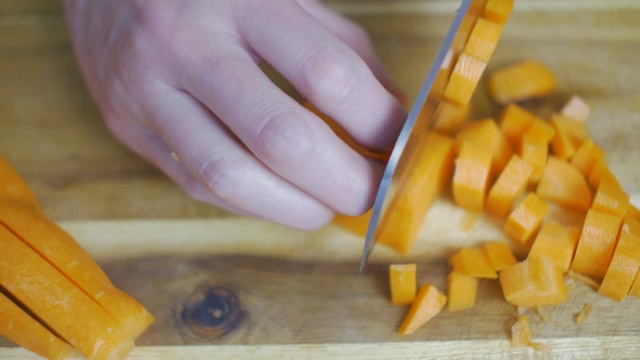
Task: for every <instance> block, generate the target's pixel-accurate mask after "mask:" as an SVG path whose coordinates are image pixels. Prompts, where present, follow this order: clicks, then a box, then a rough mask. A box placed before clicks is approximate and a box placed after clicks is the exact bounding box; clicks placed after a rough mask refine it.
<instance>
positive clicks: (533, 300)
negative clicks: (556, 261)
mask: <svg viewBox="0 0 640 360" xmlns="http://www.w3.org/2000/svg"><path fill="white" fill-rule="evenodd" d="M500 286H501V287H502V292H503V294H504V297H505V299H506V300H507V301H509V302H510V303H512V304H514V305H516V306H524V307H535V306H544V305H555V304H559V303H561V302H564V301H566V300H567V291H566V288H565V285H564V277H563V276H562V271H560V269H558V268H557V267H556V266H555V265H553V263H552V262H551V261H550V260H549V259H547V258H546V257H536V258H532V259H527V260H525V261H522V262H519V263H517V264H515V265H513V266H510V267H508V268H506V269H504V270H502V271H501V272H500Z"/></svg>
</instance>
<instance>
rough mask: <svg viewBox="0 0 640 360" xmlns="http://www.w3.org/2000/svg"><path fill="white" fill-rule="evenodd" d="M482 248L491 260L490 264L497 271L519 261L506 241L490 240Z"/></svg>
mask: <svg viewBox="0 0 640 360" xmlns="http://www.w3.org/2000/svg"><path fill="white" fill-rule="evenodd" d="M482 250H483V251H484V254H485V255H486V257H487V259H488V260H489V264H491V267H492V268H493V270H494V271H496V272H499V271H500V270H503V269H506V268H508V267H509V266H511V265H514V264H516V263H517V262H518V261H517V260H516V258H515V256H513V253H512V252H511V249H509V247H508V246H507V244H504V243H501V242H488V243H485V244H484V245H483V246H482Z"/></svg>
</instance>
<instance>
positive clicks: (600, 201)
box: [591, 181, 629, 216]
mask: <svg viewBox="0 0 640 360" xmlns="http://www.w3.org/2000/svg"><path fill="white" fill-rule="evenodd" d="M628 207H629V195H628V194H627V193H626V192H624V190H622V189H621V188H620V187H619V186H617V185H614V184H611V183H610V182H609V181H601V182H600V185H599V186H598V190H597V191H596V195H595V196H594V198H593V204H591V208H592V209H595V210H599V211H602V212H606V213H609V214H611V215H615V216H624V215H625V214H626V213H627V208H628Z"/></svg>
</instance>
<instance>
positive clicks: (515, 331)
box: [511, 315, 531, 348]
mask: <svg viewBox="0 0 640 360" xmlns="http://www.w3.org/2000/svg"><path fill="white" fill-rule="evenodd" d="M530 344H531V325H530V324H529V317H528V316H527V315H518V321H516V322H515V324H513V325H512V326H511V346H512V347H514V348H520V347H527V346H529V345H530Z"/></svg>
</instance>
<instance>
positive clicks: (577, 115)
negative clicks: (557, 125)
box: [560, 95, 591, 122]
mask: <svg viewBox="0 0 640 360" xmlns="http://www.w3.org/2000/svg"><path fill="white" fill-rule="evenodd" d="M590 113H591V108H590V107H589V104H587V103H586V102H585V101H584V100H583V99H582V98H581V97H580V96H578V95H573V96H572V97H571V99H569V101H567V103H566V104H565V105H564V106H563V107H562V110H561V111H560V114H561V115H563V116H566V117H569V118H572V119H574V120H578V121H582V122H585V121H587V118H588V117H589V114H590Z"/></svg>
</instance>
